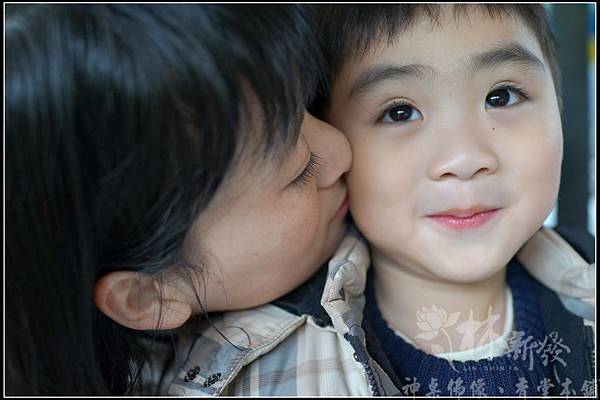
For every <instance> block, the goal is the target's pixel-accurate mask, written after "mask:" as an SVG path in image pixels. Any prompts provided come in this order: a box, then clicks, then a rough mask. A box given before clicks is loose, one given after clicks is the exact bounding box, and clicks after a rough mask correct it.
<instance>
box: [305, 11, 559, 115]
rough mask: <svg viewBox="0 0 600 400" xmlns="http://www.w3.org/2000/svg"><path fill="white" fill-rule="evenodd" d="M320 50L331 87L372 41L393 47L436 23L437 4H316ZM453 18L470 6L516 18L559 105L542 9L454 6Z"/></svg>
mask: <svg viewBox="0 0 600 400" xmlns="http://www.w3.org/2000/svg"><path fill="white" fill-rule="evenodd" d="M313 7H314V8H315V12H316V15H317V18H318V23H319V27H320V30H321V35H322V40H323V47H324V51H325V54H326V56H327V58H328V71H329V74H330V75H329V79H328V81H329V82H330V83H331V82H332V79H333V77H335V76H336V75H337V74H338V73H339V72H340V68H341V66H342V65H343V63H344V62H345V61H346V60H347V59H348V58H349V57H361V56H364V55H365V54H366V53H367V52H368V50H369V49H370V48H371V46H372V44H373V42H374V41H378V40H383V41H387V42H388V43H390V44H391V43H392V42H393V40H394V37H395V36H396V35H399V34H401V33H403V32H405V31H406V30H408V29H410V28H411V27H412V26H413V25H414V24H415V23H417V22H418V21H419V20H421V19H422V18H425V19H428V20H429V21H430V22H431V23H433V24H434V25H439V24H440V16H441V12H442V7H441V5H440V4H381V5H371V4H369V5H315V6H313ZM452 7H453V12H454V17H455V18H460V17H461V16H464V15H465V14H467V13H468V12H469V11H470V10H472V9H473V8H474V7H476V8H478V9H480V10H481V11H483V12H484V13H485V14H486V15H488V16H489V17H490V18H501V17H502V16H511V17H517V18H521V19H522V20H523V22H525V24H526V25H527V27H528V28H529V29H530V30H531V31H532V32H533V33H534V34H535V37H536V38H537V40H538V42H539V44H540V47H541V49H542V52H543V53H544V57H546V60H547V61H548V64H549V65H550V71H551V74H552V78H553V80H554V86H555V89H556V94H557V98H558V101H559V105H560V104H561V91H560V70H559V67H558V61H557V56H556V43H555V39H554V35H553V34H552V31H551V29H550V24H549V17H548V14H547V12H546V10H545V8H544V6H543V5H541V4H454V5H452ZM322 92H323V93H320V96H321V97H319V98H318V99H317V101H316V102H315V104H313V105H312V106H311V108H310V110H311V111H312V112H313V113H314V114H316V115H317V116H322V115H323V114H322V113H323V112H324V111H325V110H326V108H327V107H328V95H327V91H326V90H322Z"/></svg>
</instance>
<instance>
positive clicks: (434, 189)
mask: <svg viewBox="0 0 600 400" xmlns="http://www.w3.org/2000/svg"><path fill="white" fill-rule="evenodd" d="M468 17H469V18H468V19H467V18H465V17H461V18H459V19H458V20H455V19H454V17H453V16H452V13H450V14H448V13H446V15H445V17H444V19H443V20H442V22H443V23H442V25H440V26H439V27H433V26H432V25H431V24H430V23H429V22H428V21H427V20H423V21H420V22H418V23H417V24H416V25H414V26H413V27H412V28H411V29H409V30H408V31H407V32H405V33H402V34H400V35H398V36H397V37H396V40H395V42H394V43H393V44H392V45H391V46H387V42H385V43H384V42H381V43H380V44H381V45H380V46H377V48H372V52H370V53H368V54H367V55H366V56H365V57H363V58H362V59H360V60H356V59H353V60H347V61H346V63H345V65H344V66H343V68H342V70H341V71H340V74H339V75H338V77H337V79H336V81H335V82H334V85H333V87H332V99H331V100H332V101H331V108H330V112H329V114H328V120H329V122H331V123H332V124H333V125H334V126H335V127H337V128H338V129H340V130H341V131H342V132H343V133H345V134H346V135H347V137H348V139H349V140H350V142H351V144H352V149H353V166H352V169H351V171H350V172H349V174H348V178H347V182H348V185H349V190H350V209H351V212H352V215H353V217H354V220H355V222H356V224H357V225H358V227H359V228H360V230H361V231H362V232H363V234H364V235H365V237H366V238H367V239H368V240H369V241H370V243H371V245H372V247H373V251H374V258H375V260H378V261H379V262H392V263H398V264H400V265H402V266H403V267H405V268H409V269H411V270H412V271H413V272H415V273H418V274H420V275H422V276H426V277H429V278H434V279H443V280H449V281H454V282H474V281H478V280H482V279H485V278H487V277H490V276H491V275H493V274H494V273H496V272H498V271H499V269H501V268H502V267H503V266H505V265H506V263H507V262H508V261H509V260H510V259H511V257H513V256H514V254H515V253H516V252H517V250H518V249H519V247H520V246H521V245H523V244H524V243H525V241H527V239H528V238H529V237H530V236H531V235H532V234H533V233H534V232H535V231H536V230H537V229H538V228H539V227H540V226H541V225H542V223H543V221H544V219H545V218H546V216H547V215H548V213H549V212H550V210H551V209H552V206H553V204H554V202H555V200H556V197H557V193H558V187H559V180H560V166H561V159H562V129H561V122H560V115H559V109H558V105H557V99H556V94H555V90H554V85H553V81H552V77H551V74H550V68H549V64H548V63H547V61H546V60H545V58H544V56H543V53H542V51H541V49H540V46H539V44H538V42H537V40H536V38H535V36H534V35H533V33H531V32H530V31H529V30H528V29H527V27H526V25H525V24H524V23H522V22H521V21H520V20H518V19H513V18H509V17H503V18H502V19H491V18H489V17H486V16H484V15H483V14H479V12H478V11H473V12H470V13H469V15H468Z"/></svg>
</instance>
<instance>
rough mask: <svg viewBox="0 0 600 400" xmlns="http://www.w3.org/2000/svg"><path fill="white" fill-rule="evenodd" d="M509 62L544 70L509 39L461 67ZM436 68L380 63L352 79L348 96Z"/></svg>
mask: <svg viewBox="0 0 600 400" xmlns="http://www.w3.org/2000/svg"><path fill="white" fill-rule="evenodd" d="M506 64H512V65H517V66H523V67H530V68H534V69H539V70H541V71H544V70H545V68H544V63H543V62H542V61H541V60H540V59H539V58H538V57H536V56H535V55H534V54H533V53H532V52H530V51H529V50H527V49H526V48H524V47H523V46H521V45H520V44H518V43H509V44H506V45H503V46H500V47H496V48H494V49H491V50H487V51H484V52H482V53H478V54H475V55H473V56H471V57H470V58H469V59H468V60H467V61H466V63H465V71H466V72H467V74H468V75H473V74H474V73H475V72H477V71H481V70H484V69H492V68H494V67H497V66H500V65H506ZM437 74H438V71H437V70H436V69H435V68H433V67H432V66H429V65H424V64H408V65H389V64H386V65H380V66H377V67H375V68H372V69H369V70H367V71H366V72H364V73H362V74H361V75H360V76H359V77H358V79H356V80H355V81H354V84H353V85H352V88H351V89H350V94H349V97H350V98H353V97H360V96H361V95H362V94H364V93H365V92H368V91H369V90H371V89H372V88H374V87H376V86H377V85H380V84H381V83H382V82H385V81H388V80H401V79H405V78H417V79H432V78H433V77H435V76H436V75H437Z"/></svg>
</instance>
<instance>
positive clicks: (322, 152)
mask: <svg viewBox="0 0 600 400" xmlns="http://www.w3.org/2000/svg"><path fill="white" fill-rule="evenodd" d="M302 129H303V130H304V134H305V136H306V137H307V139H308V141H309V143H310V147H311V150H312V151H313V153H315V154H316V155H318V156H319V157H320V158H321V160H320V161H321V166H320V167H319V173H318V175H317V187H318V188H319V189H321V188H327V187H329V186H331V185H333V184H335V183H336V182H337V181H338V180H339V179H340V178H341V176H342V175H343V174H345V173H346V172H348V171H349V170H350V167H351V165H352V151H351V148H350V143H349V142H348V140H347V139H346V138H345V137H344V135H342V133H341V132H340V131H338V130H337V129H336V128H334V127H333V126H331V125H329V124H328V123H326V122H323V121H321V120H320V119H317V118H315V117H313V116H312V115H311V114H310V113H308V112H305V115H304V121H303V122H302Z"/></svg>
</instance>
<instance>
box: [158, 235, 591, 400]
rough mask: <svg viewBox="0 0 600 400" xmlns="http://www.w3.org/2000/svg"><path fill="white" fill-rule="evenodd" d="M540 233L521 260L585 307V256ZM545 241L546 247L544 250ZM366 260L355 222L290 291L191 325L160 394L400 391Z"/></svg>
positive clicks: (574, 307)
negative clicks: (382, 355)
mask: <svg viewBox="0 0 600 400" xmlns="http://www.w3.org/2000/svg"><path fill="white" fill-rule="evenodd" d="M534 238H535V240H532V241H531V243H530V245H529V244H528V246H525V247H524V248H523V249H522V251H521V253H520V255H519V257H520V258H521V261H522V262H524V263H525V264H527V263H529V265H528V267H527V269H528V270H530V271H533V272H534V273H533V274H532V275H534V276H535V277H536V278H537V279H541V280H542V282H544V283H545V284H546V285H547V286H549V287H551V288H552V289H554V290H562V293H563V294H562V295H561V296H562V297H561V301H562V302H563V304H565V305H566V304H567V303H568V304H569V305H570V309H572V310H574V311H575V312H580V313H588V312H589V307H590V306H591V307H592V309H593V308H594V306H593V304H591V305H590V302H592V301H593V295H594V291H595V283H594V282H595V279H592V280H591V282H590V281H589V278H590V277H591V274H595V271H593V268H591V267H590V266H589V265H588V264H587V263H585V262H583V264H582V259H581V257H579V258H577V257H578V256H576V253H575V255H574V254H573V253H572V252H569V251H568V249H571V247H570V246H568V245H566V242H564V241H562V239H561V238H560V237H559V236H558V235H556V234H555V233H554V232H552V231H550V232H549V231H548V230H546V229H542V230H540V232H538V233H537V234H536V236H534ZM565 245H566V246H567V247H565ZM536 246H537V247H536ZM565 248H567V251H565V250H564V249H565ZM541 250H543V253H544V254H546V255H547V256H546V257H540V251H541ZM571 250H572V249H571ZM569 257H570V258H569ZM549 261H552V262H551V263H550V265H551V268H550V267H548V268H550V269H551V270H552V274H543V273H542V265H544V264H548V263H549ZM559 266H560V267H559ZM368 267H369V253H368V249H367V247H366V244H365V242H364V241H363V240H362V239H361V238H360V235H359V234H358V233H357V232H356V231H354V230H351V231H350V232H349V233H348V234H347V236H346V237H345V238H344V240H343V242H342V243H341V245H340V247H339V248H338V250H337V251H336V253H335V255H334V257H333V258H332V259H331V261H330V262H329V265H328V268H327V269H323V270H322V271H320V272H319V273H318V274H316V275H315V276H314V277H313V278H311V280H310V281H309V282H307V283H305V284H304V285H303V286H302V287H300V288H298V289H296V290H295V291H294V292H292V293H291V294H289V295H288V296H286V297H284V298H283V299H280V300H278V301H276V302H273V303H271V304H267V305H264V306H260V307H257V308H254V309H250V310H243V311H235V312H227V313H224V314H220V315H218V316H214V317H213V320H212V321H211V323H210V324H209V323H207V322H200V323H199V325H198V326H192V327H191V329H192V330H193V332H194V333H195V334H193V335H186V336H185V337H182V338H181V340H180V342H179V346H180V353H181V354H184V355H185V356H184V357H185V358H184V359H183V360H181V362H179V363H176V365H177V364H179V367H176V368H175V369H174V370H173V371H172V372H173V374H174V376H172V377H169V378H168V379H167V384H166V385H165V386H164V387H163V389H162V390H161V392H162V393H161V394H168V395H176V396H219V395H225V396H311V395H313V396H314V395H319V396H372V395H400V394H401V392H400V390H399V381H398V378H395V377H393V376H391V375H388V374H387V373H386V372H385V371H386V370H387V371H389V367H388V368H382V366H381V365H380V364H378V363H377V362H376V361H375V360H374V359H373V357H372V356H371V355H370V354H369V352H368V351H367V346H366V343H365V342H366V339H365V331H364V330H363V327H362V320H363V314H362V310H363V307H364V301H365V300H364V295H363V292H364V288H365V284H366V277H367V269H368ZM559 269H561V271H560V274H557V272H558V271H559ZM530 273H531V272H530ZM561 277H562V278H561ZM592 278H593V277H592ZM323 282H325V286H324V290H323ZM590 293H591V295H590ZM555 297H556V296H555ZM589 297H591V298H592V300H590V299H588V298H589ZM582 298H584V299H585V300H586V301H582V300H581V299H582ZM592 317H593V313H592ZM181 365H183V367H181ZM384 367H385V365H384Z"/></svg>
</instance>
